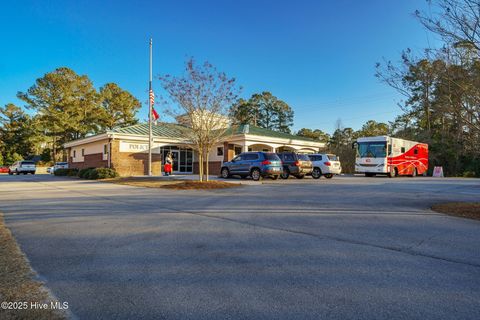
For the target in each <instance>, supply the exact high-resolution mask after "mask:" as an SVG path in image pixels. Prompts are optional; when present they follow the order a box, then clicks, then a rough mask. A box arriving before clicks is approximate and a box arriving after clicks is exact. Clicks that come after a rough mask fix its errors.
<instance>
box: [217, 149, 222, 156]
mask: <svg viewBox="0 0 480 320" xmlns="http://www.w3.org/2000/svg"><path fill="white" fill-rule="evenodd" d="M217 156H223V147H218V148H217Z"/></svg>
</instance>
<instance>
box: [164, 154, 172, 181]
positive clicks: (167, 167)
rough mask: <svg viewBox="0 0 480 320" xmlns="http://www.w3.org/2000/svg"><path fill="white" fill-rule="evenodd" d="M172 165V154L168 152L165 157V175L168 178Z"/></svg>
mask: <svg viewBox="0 0 480 320" xmlns="http://www.w3.org/2000/svg"><path fill="white" fill-rule="evenodd" d="M172 164H173V158H172V153H171V152H169V153H168V154H167V156H166V157H165V166H164V170H165V175H166V176H169V175H171V174H172Z"/></svg>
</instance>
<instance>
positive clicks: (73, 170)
mask: <svg viewBox="0 0 480 320" xmlns="http://www.w3.org/2000/svg"><path fill="white" fill-rule="evenodd" d="M67 170H68V171H67V176H69V177H76V176H77V175H78V169H77V168H71V169H67Z"/></svg>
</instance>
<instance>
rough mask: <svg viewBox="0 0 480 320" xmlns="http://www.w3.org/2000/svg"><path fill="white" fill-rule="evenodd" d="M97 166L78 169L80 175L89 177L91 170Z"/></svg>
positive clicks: (84, 177)
mask: <svg viewBox="0 0 480 320" xmlns="http://www.w3.org/2000/svg"><path fill="white" fill-rule="evenodd" d="M94 169H95V168H84V169H81V170H80V171H78V177H79V178H82V179H88V176H89V174H90V171H92V170H94Z"/></svg>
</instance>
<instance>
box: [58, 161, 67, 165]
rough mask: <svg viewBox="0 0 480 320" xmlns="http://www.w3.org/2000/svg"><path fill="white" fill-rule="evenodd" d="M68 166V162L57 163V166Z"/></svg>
mask: <svg viewBox="0 0 480 320" xmlns="http://www.w3.org/2000/svg"><path fill="white" fill-rule="evenodd" d="M66 164H67V163H66V162H57V163H56V165H57V166H64V165H66Z"/></svg>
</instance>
